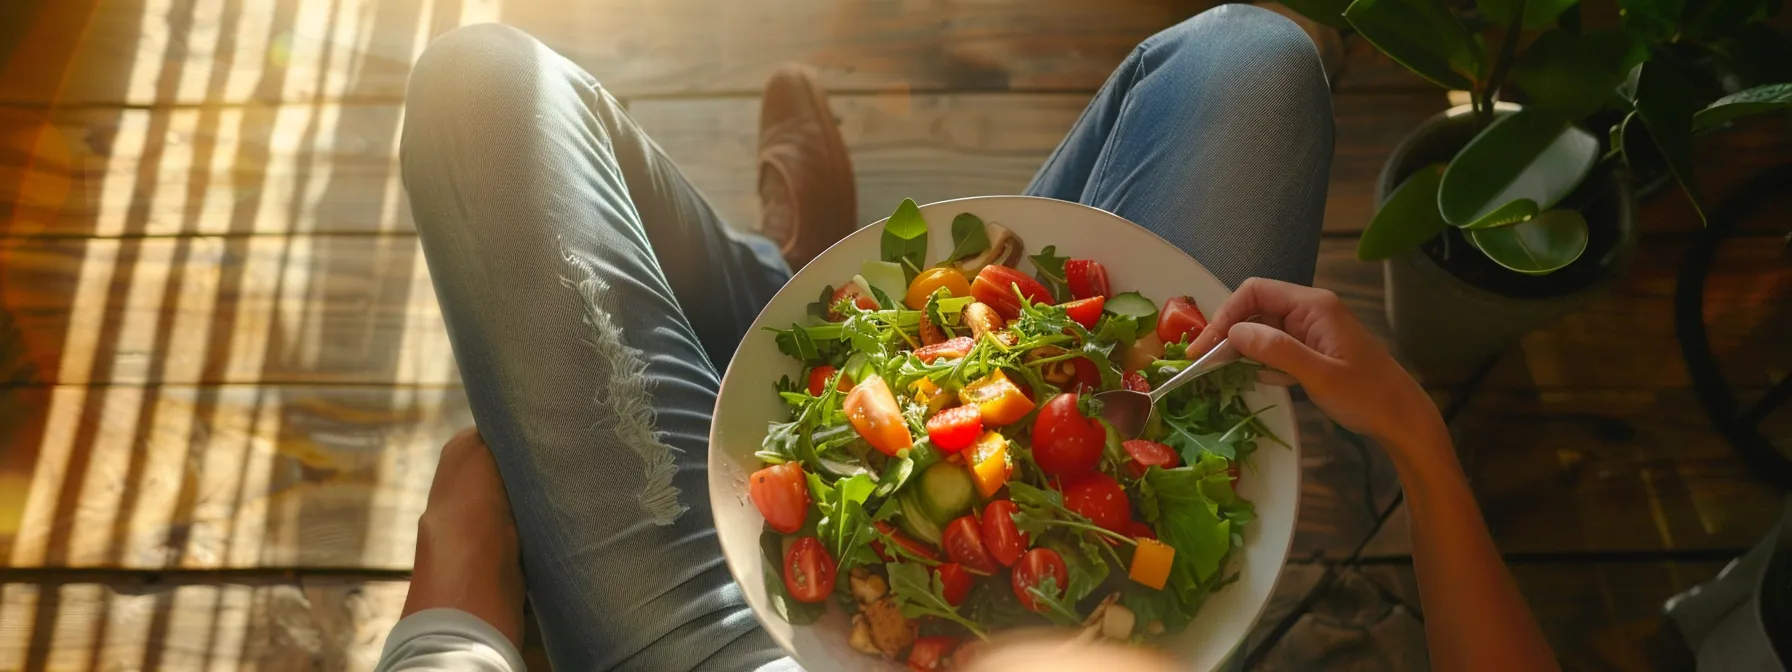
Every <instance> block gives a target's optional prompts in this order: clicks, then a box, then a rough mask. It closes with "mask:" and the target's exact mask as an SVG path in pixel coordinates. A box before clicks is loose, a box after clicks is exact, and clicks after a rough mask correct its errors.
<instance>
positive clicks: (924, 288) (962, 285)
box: [903, 267, 971, 310]
mask: <svg viewBox="0 0 1792 672" xmlns="http://www.w3.org/2000/svg"><path fill="white" fill-rule="evenodd" d="M941 287H944V288H946V293H947V294H948V295H951V296H968V295H970V293H971V283H970V281H969V280H965V279H964V274H963V273H959V272H958V269H956V268H946V267H936V268H929V269H927V270H925V271H921V274H920V275H917V276H915V281H914V282H911V283H909V284H908V298H906V299H904V300H903V302H904V303H907V304H908V307H909V308H913V309H915V310H920V309H922V308H926V307H927V297H929V296H933V293H934V292H935V291H937V290H938V289H939V288H941Z"/></svg>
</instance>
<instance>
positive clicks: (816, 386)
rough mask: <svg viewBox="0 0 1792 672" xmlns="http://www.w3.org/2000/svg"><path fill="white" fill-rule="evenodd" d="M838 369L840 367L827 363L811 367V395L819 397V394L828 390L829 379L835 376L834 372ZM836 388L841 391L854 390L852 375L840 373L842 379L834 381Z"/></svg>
mask: <svg viewBox="0 0 1792 672" xmlns="http://www.w3.org/2000/svg"><path fill="white" fill-rule="evenodd" d="M837 371H839V369H836V368H834V367H831V366H828V365H826V364H823V365H821V366H817V367H815V368H813V369H810V370H809V394H810V396H816V397H819V396H821V393H822V392H825V391H827V389H828V379H829V378H833V377H834V373H835V372H837ZM834 389H836V390H839V391H841V392H848V391H851V390H852V377H850V376H848V375H846V374H844V373H842V374H840V380H839V382H836V383H834Z"/></svg>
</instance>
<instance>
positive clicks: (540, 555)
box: [402, 26, 781, 670]
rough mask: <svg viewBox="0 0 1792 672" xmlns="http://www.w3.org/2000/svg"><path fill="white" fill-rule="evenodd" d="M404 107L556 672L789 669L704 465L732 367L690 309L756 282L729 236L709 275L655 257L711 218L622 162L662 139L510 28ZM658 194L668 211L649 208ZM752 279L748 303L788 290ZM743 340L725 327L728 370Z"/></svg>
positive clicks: (444, 67)
mask: <svg viewBox="0 0 1792 672" xmlns="http://www.w3.org/2000/svg"><path fill="white" fill-rule="evenodd" d="M405 114H406V122H405V129H404V137H403V141H402V161H403V171H404V180H405V186H406V189H407V192H408V193H409V195H410V198H411V201H412V209H413V211H414V212H415V218H416V222H417V226H418V230H419V232H420V235H421V238H422V243H423V248H424V253H425V256H426V258H427V259H428V262H429V267H430V272H431V275H432V276H433V278H434V282H435V288H436V295H437V298H438V300H439V302H440V303H441V306H442V312H443V316H444V318H445V320H446V322H447V328H448V334H449V337H450V340H451V342H452V343H453V346H454V353H455V358H456V360H457V362H458V363H459V366H460V370H461V375H462V378H463V379H464V381H465V384H466V388H467V395H468V399H469V401H470V402H471V404H472V409H473V415H474V419H475V421H476V422H477V423H478V426H479V429H480V432H481V433H482V435H483V436H484V437H485V439H486V441H487V442H488V443H489V444H490V445H491V447H492V451H493V454H494V456H495V457H496V459H497V461H498V466H499V469H500V471H501V473H502V475H503V478H504V483H505V487H506V489H507V490H508V492H509V496H510V499H511V504H512V508H513V510H514V511H515V514H516V517H517V526H518V533H519V537H520V540H521V543H522V556H523V565H524V568H523V569H524V575H525V578H526V581H527V584H528V587H529V593H530V599H531V603H532V604H533V605H534V608H535V610H536V615H537V617H538V620H539V622H540V624H541V628H542V631H543V635H544V639H545V640H546V644H547V648H548V652H549V657H550V658H551V659H552V661H553V663H554V665H555V667H557V668H560V669H569V670H590V669H609V668H628V669H651V670H670V669H691V668H699V667H725V668H733V669H745V668H750V667H753V666H755V665H759V664H763V663H766V662H769V661H773V660H775V659H777V658H779V657H780V656H781V654H780V652H779V651H778V647H777V646H776V645H775V644H774V643H772V642H771V641H770V639H769V637H767V636H766V635H765V634H764V632H763V631H762V630H761V629H760V628H759V627H758V625H757V623H756V622H755V621H754V619H753V616H752V614H751V613H750V612H749V610H748V608H747V606H746V604H745V601H744V600H743V598H742V595H741V594H740V591H739V588H738V587H737V586H736V585H735V584H734V582H733V581H732V579H731V578H730V576H729V574H728V570H727V568H726V567H725V566H724V565H723V562H722V557H721V553H720V548H719V545H718V543H717V541H716V538H715V531H714V524H713V521H712V520H711V518H710V513H709V506H708V499H709V495H708V492H707V475H706V473H705V461H706V450H707V440H708V432H709V423H710V410H711V408H712V407H713V404H714V401H715V395H716V390H717V386H718V381H717V376H716V369H715V367H714V366H712V362H714V361H717V359H720V358H721V357H718V356H716V355H715V354H706V350H708V351H709V352H710V353H714V352H716V351H717V350H718V348H714V347H708V348H706V346H707V345H711V344H709V343H706V342H705V336H706V334H705V333H704V329H703V328H701V327H699V326H698V325H697V324H695V323H693V321H691V320H688V319H686V317H685V315H686V313H685V312H684V311H682V310H681V302H686V301H688V300H689V299H690V298H691V297H692V296H694V295H695V294H696V293H699V292H701V291H702V288H701V287H693V286H689V285H691V284H693V283H694V282H695V283H697V284H715V283H717V282H720V278H718V277H715V276H723V277H726V276H727V275H729V274H734V275H742V274H746V273H748V271H747V270H745V269H740V268H735V269H729V268H726V264H727V263H728V262H727V258H728V257H727V255H728V254H729V253H728V250H729V249H730V248H728V247H727V246H728V245H729V244H730V243H728V242H727V241H721V242H717V243H716V245H717V247H716V248H714V249H720V250H723V257H724V259H723V260H722V261H714V260H711V261H710V262H706V263H710V264H711V265H712V266H713V267H712V268H711V269H710V270H709V271H708V272H707V275H706V274H703V273H699V272H697V271H695V270H692V269H690V268H684V269H682V270H680V271H679V273H681V274H684V277H683V278H682V279H680V278H679V276H678V275H676V274H674V273H673V272H672V271H671V270H669V269H671V268H676V267H679V264H675V263H666V264H662V263H661V260H660V259H657V258H656V256H655V249H656V247H663V245H662V243H663V242H664V239H689V240H703V241H704V242H706V243H707V242H710V241H709V240H708V239H707V238H705V237H704V236H702V235H699V234H697V233H693V232H692V231H693V230H694V229H687V228H678V229H675V230H673V231H671V232H670V233H666V232H662V234H661V235H657V236H656V234H654V233H653V232H651V231H649V228H650V227H655V226H672V227H692V226H696V225H693V224H691V223H690V222H689V221H683V220H681V221H673V222H670V223H666V222H652V223H649V222H646V221H645V217H646V216H648V213H649V212H653V213H656V214H655V215H654V216H656V217H668V216H670V217H692V216H700V215H696V214H694V211H695V210H696V209H698V208H706V207H707V206H703V205H702V204H701V198H699V197H697V196H696V195H695V193H694V192H690V191H688V185H684V184H682V178H677V181H673V180H672V178H675V177H676V173H675V171H673V172H672V174H671V175H667V174H664V173H649V174H647V175H646V176H641V175H630V174H629V173H630V172H631V171H632V170H638V167H634V168H631V167H628V166H625V165H624V159H625V158H627V157H625V156H624V154H625V153H627V152H629V151H636V152H637V153H638V152H640V151H646V149H650V147H651V144H650V143H646V142H645V141H644V140H642V139H641V138H632V139H631V138H629V137H625V136H626V135H627V134H630V133H638V131H635V130H633V128H632V125H629V126H627V127H626V128H625V127H624V126H623V125H622V124H623V121H621V120H622V119H624V117H623V116H622V115H621V113H620V110H619V109H616V106H615V104H614V101H613V100H611V99H609V98H608V97H607V96H606V95H605V94H604V93H603V92H602V90H601V89H600V88H598V87H597V86H595V83H594V82H591V81H589V76H588V75H584V74H583V73H582V72H579V71H578V70H577V69H576V68H574V67H572V66H571V65H570V64H569V63H567V62H565V61H564V59H561V58H560V57H558V56H556V55H555V54H553V53H552V52H551V51H549V50H548V49H546V48H545V47H543V46H542V45H541V44H539V43H538V42H536V41H535V40H534V39H532V38H530V37H528V36H527V35H524V34H523V33H521V32H519V31H516V30H514V29H510V28H505V27H501V26H476V27H472V28H464V29H461V30H458V31H455V32H454V33H451V34H449V35H447V36H444V37H443V38H441V39H439V40H438V41H437V42H436V43H434V44H432V45H431V46H430V47H429V49H428V50H427V51H426V52H425V54H424V55H423V57H422V59H421V60H420V61H419V62H418V64H417V67H416V69H415V70H414V72H413V75H412V79H411V85H410V90H409V93H408V96H407V99H406V110H405ZM631 143H633V144H634V145H635V149H634V150H630V149H626V148H627V147H628V146H629V145H630V144H631ZM640 159H641V157H640V156H638V155H637V156H635V157H634V158H633V159H630V160H634V161H639V160H640ZM668 170H669V168H668ZM655 177H657V178H659V179H660V180H661V181H660V182H658V183H655V184H651V185H643V184H640V183H641V182H642V181H644V180H650V179H654V178H655ZM655 192H659V193H662V195H664V196H666V198H663V199H660V200H658V201H655V200H654V199H652V198H650V197H642V195H643V194H652V193H655ZM679 192H683V193H679ZM644 204H647V206H646V207H644ZM656 238H660V239H656ZM681 252H685V251H681ZM688 252H690V253H691V254H692V256H693V257H700V256H701V255H702V254H707V253H708V252H707V251H705V250H693V251H688ZM748 252H749V253H750V252H751V250H749V251H748ZM662 256H676V255H662ZM746 261H751V260H746ZM743 263H745V262H743ZM772 270H773V271H775V270H776V267H773V268H772ZM742 280H743V281H744V282H745V283H746V284H747V285H748V286H749V289H748V290H747V291H749V292H757V291H762V290H761V289H757V288H762V287H763V286H765V285H769V284H770V283H771V282H773V281H774V280H776V281H777V282H781V279H779V278H777V277H776V275H775V273H773V274H771V275H770V276H768V277H758V278H754V277H744V278H742ZM681 281H682V282H683V283H684V284H686V285H687V286H686V287H682V288H681V287H679V284H680V282H681ZM755 283H757V284H755ZM724 284H725V283H724ZM773 289H775V286H774V287H773ZM717 291H722V290H721V289H720V288H717ZM751 300H760V301H762V300H763V299H756V298H755V299H749V301H751ZM753 310H754V311H756V310H757V308H756V307H754V308H753ZM693 312H700V311H693ZM748 319H749V320H750V317H749V318H748ZM734 326H735V325H733V324H732V323H730V322H729V321H727V320H716V321H714V322H712V323H711V326H710V327H709V330H710V331H711V332H712V333H710V334H708V336H710V337H712V338H714V339H716V341H715V343H716V344H720V345H722V346H725V347H723V348H720V349H723V350H726V353H724V354H723V355H722V356H723V357H725V356H726V355H728V354H731V353H732V349H733V345H732V343H733V342H734V341H738V338H739V334H738V332H735V333H732V334H730V333H729V329H730V328H732V327H734ZM739 328H743V329H744V325H742V326H740V327H739ZM730 337H731V338H732V339H733V341H726V339H728V338H730Z"/></svg>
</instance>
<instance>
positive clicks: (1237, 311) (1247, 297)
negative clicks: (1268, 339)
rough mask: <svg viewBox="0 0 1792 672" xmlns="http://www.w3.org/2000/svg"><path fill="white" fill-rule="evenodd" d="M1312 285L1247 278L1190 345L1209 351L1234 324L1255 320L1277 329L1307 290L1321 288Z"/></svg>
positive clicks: (1195, 350) (1191, 349)
mask: <svg viewBox="0 0 1792 672" xmlns="http://www.w3.org/2000/svg"><path fill="white" fill-rule="evenodd" d="M1319 291H1324V290H1316V289H1313V288H1311V287H1303V286H1301V285H1296V284H1292V283H1287V282H1282V281H1280V280H1270V279H1267V278H1247V279H1246V280H1245V281H1244V284H1241V285H1239V286H1238V291H1235V292H1232V297H1231V298H1228V299H1226V302H1225V303H1224V304H1221V305H1220V309H1219V310H1217V311H1214V313H1213V314H1212V315H1209V316H1208V317H1207V329H1205V330H1203V331H1202V332H1201V335H1200V337H1198V338H1196V339H1195V342H1194V344H1193V345H1192V346H1191V347H1190V348H1189V351H1190V352H1206V351H1207V350H1209V349H1211V348H1212V347H1213V345H1214V344H1215V343H1218V342H1219V341H1220V339H1221V338H1225V337H1226V334H1228V333H1230V332H1231V331H1232V325H1234V324H1238V323H1240V322H1247V321H1251V318H1252V317H1253V316H1254V317H1256V318H1257V319H1256V321H1257V322H1261V323H1263V324H1267V325H1270V326H1272V327H1275V328H1277V329H1280V328H1281V327H1282V318H1284V317H1286V316H1287V315H1288V313H1291V312H1293V311H1294V309H1295V308H1296V307H1297V306H1299V305H1300V298H1301V295H1302V294H1303V293H1304V292H1319Z"/></svg>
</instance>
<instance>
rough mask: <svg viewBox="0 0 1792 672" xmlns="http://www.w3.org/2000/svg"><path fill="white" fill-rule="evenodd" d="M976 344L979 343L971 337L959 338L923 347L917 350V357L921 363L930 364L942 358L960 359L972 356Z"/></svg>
mask: <svg viewBox="0 0 1792 672" xmlns="http://www.w3.org/2000/svg"><path fill="white" fill-rule="evenodd" d="M976 344H977V342H976V341H973V340H971V337H969V336H959V337H958V338H954V339H952V340H949V341H946V342H944V343H935V344H933V345H923V346H921V347H920V348H917V349H915V357H917V358H920V360H921V361H923V362H927V363H929V364H931V363H933V360H936V359H939V358H941V357H944V358H946V359H958V358H960V357H963V356H965V355H968V354H971V346H974V345H976Z"/></svg>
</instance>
